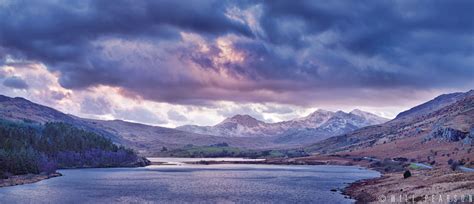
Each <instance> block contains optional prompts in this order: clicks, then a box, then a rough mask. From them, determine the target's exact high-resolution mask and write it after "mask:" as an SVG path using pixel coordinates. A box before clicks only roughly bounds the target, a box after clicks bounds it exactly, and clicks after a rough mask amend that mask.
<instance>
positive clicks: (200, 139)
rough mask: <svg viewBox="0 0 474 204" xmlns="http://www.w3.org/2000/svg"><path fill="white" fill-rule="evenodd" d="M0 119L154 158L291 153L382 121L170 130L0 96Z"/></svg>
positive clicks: (355, 116)
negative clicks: (203, 152)
mask: <svg viewBox="0 0 474 204" xmlns="http://www.w3.org/2000/svg"><path fill="white" fill-rule="evenodd" d="M0 117H1V118H2V119H6V120H12V121H22V122H28V123H46V122H65V123H69V124H73V125H74V126H76V127H80V128H83V129H86V130H89V131H93V132H96V133H99V134H101V135H103V136H106V137H109V138H111V139H112V141H114V142H115V143H118V144H122V145H125V146H128V147H131V148H134V149H136V150H138V151H139V152H140V153H141V154H143V155H154V154H155V153H156V152H159V151H160V150H161V149H162V148H163V147H166V148H167V149H173V148H181V147H184V146H187V145H195V146H206V145H213V144H218V143H227V144H229V145H231V146H235V147H241V148H248V149H270V148H291V147H297V146H301V145H308V144H311V143H314V142H316V141H319V140H322V139H325V138H328V137H331V136H334V135H337V134H341V133H345V132H348V131H352V130H355V129H358V128H360V127H365V126H368V125H373V124H379V123H383V122H385V121H387V119H385V118H381V117H378V116H376V115H373V114H370V113H367V112H363V111H360V110H354V111H351V112H349V113H345V112H342V111H337V112H331V111H325V110H317V111H315V112H314V113H312V114H310V115H308V116H306V117H304V118H297V119H294V120H289V121H283V122H278V123H265V122H263V121H259V120H257V119H255V118H253V117H251V116H249V115H235V116H233V117H230V118H227V119H225V120H224V121H222V122H221V123H219V124H217V125H215V126H191V125H189V126H181V127H178V128H176V129H173V128H165V127H159V126H150V125H144V124H139V123H132V122H127V121H122V120H109V121H107V120H94V119H86V118H80V117H77V116H74V115H70V114H65V113H62V112H60V111H58V110H55V109H53V108H50V107H47V106H43V105H39V104H36V103H33V102H31V101H29V100H26V99H24V98H20V97H16V98H11V97H7V96H2V95H0Z"/></svg>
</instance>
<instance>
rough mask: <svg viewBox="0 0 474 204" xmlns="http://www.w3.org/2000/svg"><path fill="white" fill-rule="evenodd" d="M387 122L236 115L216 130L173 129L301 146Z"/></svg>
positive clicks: (320, 114) (358, 117) (322, 114)
mask: <svg viewBox="0 0 474 204" xmlns="http://www.w3.org/2000/svg"><path fill="white" fill-rule="evenodd" d="M386 121H388V119H385V118H382V117H379V116H377V115H374V114H371V113H368V112H364V111H361V110H353V111H351V112H349V113H345V112H342V111H337V112H331V111H326V110H317V111H315V112H313V113H311V114H310V115H308V116H306V117H303V118H297V119H294V120H289V121H283V122H278V123H265V122H263V121H259V120H257V119H255V118H253V117H251V116H249V115H235V116H233V117H231V118H227V119H225V120H224V121H222V122H220V123H219V124H217V125H215V126H196V125H185V126H180V127H178V128H176V129H178V130H183V131H187V132H194V133H199V134H207V135H215V136H223V137H273V138H275V139H274V141H275V142H276V143H288V144H302V143H305V142H308V141H316V140H320V139H325V138H328V137H330V136H334V135H337V134H341V133H345V132H348V131H352V130H355V129H358V128H361V127H365V126H369V125H374V124H380V123H384V122H386Z"/></svg>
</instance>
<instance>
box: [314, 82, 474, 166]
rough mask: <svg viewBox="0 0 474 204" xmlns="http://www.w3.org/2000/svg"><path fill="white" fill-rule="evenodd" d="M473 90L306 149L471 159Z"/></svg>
mask: <svg viewBox="0 0 474 204" xmlns="http://www.w3.org/2000/svg"><path fill="white" fill-rule="evenodd" d="M473 93H474V91H469V92H466V93H456V94H447V95H442V96H439V97H437V98H435V99H433V100H431V101H429V102H427V103H424V104H421V105H419V106H416V107H414V108H412V109H410V110H409V111H406V112H403V113H401V114H400V115H399V116H398V117H397V118H396V119H394V120H392V121H389V122H387V123H384V124H381V125H375V126H369V127H365V128H361V129H358V130H355V131H352V132H349V133H346V134H342V135H339V136H335V137H331V138H328V139H326V140H323V141H320V142H317V143H315V144H313V145H311V146H309V147H308V148H307V150H308V151H311V152H314V153H339V154H350V155H358V156H370V157H377V158H381V159H383V158H395V157H406V158H410V159H416V160H417V161H424V162H433V161H435V162H442V163H445V162H446V161H447V160H448V159H455V160H463V159H464V160H470V159H474V158H471V157H474V154H473V153H472V152H471V151H472V147H473V146H474V94H473Z"/></svg>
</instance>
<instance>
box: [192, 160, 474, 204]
mask: <svg viewBox="0 0 474 204" xmlns="http://www.w3.org/2000/svg"><path fill="white" fill-rule="evenodd" d="M187 163H188V164H204V165H212V164H272V165H344V166H361V167H364V168H368V169H371V170H375V171H378V172H380V174H381V177H378V178H373V179H366V180H360V181H356V182H354V183H351V184H349V185H348V186H347V187H346V188H344V189H342V190H341V193H342V194H343V195H345V196H347V197H349V198H352V199H355V200H356V203H379V202H382V201H388V202H391V201H392V200H393V199H395V202H398V203H403V202H412V203H413V202H427V201H432V200H433V199H434V200H435V202H439V203H448V202H447V201H448V199H451V200H449V201H454V199H457V200H458V201H464V202H468V203H473V200H474V173H473V172H460V171H453V170H451V169H449V168H448V167H447V166H436V167H435V168H433V169H410V171H411V173H412V176H411V177H409V178H404V177H403V172H404V169H405V168H407V167H406V163H403V162H398V163H397V162H396V161H378V160H375V159H371V158H363V159H354V158H345V157H341V156H338V155H317V156H311V157H302V158H272V159H267V160H265V161H197V162H187ZM394 163H395V164H399V165H400V166H397V165H394ZM400 167H403V168H400ZM441 200H442V201H441ZM440 201H441V202H440Z"/></svg>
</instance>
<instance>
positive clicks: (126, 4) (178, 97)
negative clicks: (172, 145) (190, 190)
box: [0, 0, 474, 122]
mask: <svg viewBox="0 0 474 204" xmlns="http://www.w3.org/2000/svg"><path fill="white" fill-rule="evenodd" d="M473 10H474V2H473V1H470V0H454V1H423V0H420V1H375V0H374V1H330V2H328V1H221V0H199V1H192V0H188V1H126V0H118V1H114V2H110V1H102V0H85V1H76V2H70V1H69V2H61V1H48V0H46V1H9V0H7V1H0V64H1V65H2V66H3V67H22V66H24V63H25V62H27V63H32V64H39V65H41V66H44V67H46V69H47V71H48V72H50V73H52V74H54V76H55V77H57V79H58V85H59V87H56V88H55V89H54V90H50V89H48V90H42V91H41V93H42V94H45V95H48V96H51V97H53V96H56V97H58V98H59V99H62V98H64V97H67V94H68V93H70V91H76V92H77V91H87V90H91V89H94V88H95V87H104V86H105V87H113V88H115V89H116V90H117V93H118V94H120V95H121V96H124V97H127V98H131V99H136V100H147V101H154V102H157V103H168V104H179V105H190V106H208V107H212V106H216V104H218V103H220V102H221V101H229V102H234V103H236V104H244V103H249V104H250V103H257V104H258V103H273V104H290V105H298V106H306V107H310V106H313V107H314V106H317V107H321V106H322V107H324V106H341V107H344V106H346V107H348V106H353V107H355V106H358V107H369V108H370V107H372V108H373V109H374V110H375V109H379V108H380V107H394V106H404V105H406V104H408V103H409V104H410V105H412V104H413V102H406V100H410V99H407V98H411V100H418V101H419V99H420V98H423V99H425V98H427V97H426V93H439V92H442V90H459V91H463V90H467V89H470V88H472V87H473V86H474V80H473V78H474V67H473V65H474V21H473V20H472V19H474V15H473V12H472V11H473ZM8 74H9V75H8V76H10V78H4V79H2V80H3V85H4V86H6V87H11V88H12V89H21V90H27V89H33V90H35V88H34V86H35V84H29V81H30V79H29V78H17V77H15V76H14V75H13V74H14V73H8ZM32 81H33V80H32ZM32 83H33V82H32ZM53 92H54V93H53ZM418 95H423V97H420V96H418ZM98 100H99V101H98ZM77 103H79V104H81V105H80V106H81V107H80V108H79V110H81V109H82V112H85V113H90V112H91V111H97V109H100V111H99V112H101V113H103V114H110V113H108V112H113V111H109V110H108V109H107V108H105V109H102V108H101V107H100V106H102V105H104V104H105V106H107V107H110V106H109V105H107V103H109V102H107V101H100V99H98V98H87V97H86V98H84V99H81V101H77ZM91 104H92V105H91ZM245 108H246V107H245V106H242V107H241V108H240V109H245ZM405 108H406V107H405ZM292 110H294V109H292ZM292 110H286V109H285V108H281V107H280V108H279V109H275V107H268V108H266V109H261V111H263V113H264V112H265V111H267V112H268V111H275V112H281V113H288V112H291V111H292ZM128 111H129V112H132V113H137V114H144V115H147V119H146V120H147V121H150V120H157V121H160V122H166V120H164V119H162V117H166V115H167V116H168V118H169V119H170V120H173V121H184V120H187V118H186V117H182V116H184V115H183V114H182V113H179V112H163V113H162V116H157V115H156V114H153V115H151V114H148V113H149V112H150V111H149V110H148V109H128ZM106 112H107V113H106ZM221 112H222V113H220V115H221V116H223V115H227V114H228V113H231V112H232V110H227V109H222V110H221ZM247 112H248V113H252V111H251V110H250V109H249V110H248V111H247ZM122 113H124V114H125V113H126V111H125V112H123V111H122ZM150 113H151V112H150ZM261 114H262V112H259V113H254V115H255V116H256V117H260V118H261V119H264V117H263V115H261ZM116 115H120V114H119V113H118V112H116ZM122 115H123V114H122ZM392 115H393V113H392ZM188 120H192V119H189V118H188Z"/></svg>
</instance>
